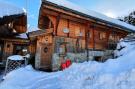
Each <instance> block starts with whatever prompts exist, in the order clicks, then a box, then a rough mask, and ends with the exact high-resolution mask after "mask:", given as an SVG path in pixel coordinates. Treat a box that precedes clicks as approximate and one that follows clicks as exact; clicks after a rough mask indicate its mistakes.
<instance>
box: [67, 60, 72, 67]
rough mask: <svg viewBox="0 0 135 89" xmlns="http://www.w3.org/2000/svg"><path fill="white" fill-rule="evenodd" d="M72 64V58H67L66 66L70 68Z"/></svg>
mask: <svg viewBox="0 0 135 89" xmlns="http://www.w3.org/2000/svg"><path fill="white" fill-rule="evenodd" d="M70 65H71V60H70V59H68V60H66V67H67V68H68V67H69V66H70Z"/></svg>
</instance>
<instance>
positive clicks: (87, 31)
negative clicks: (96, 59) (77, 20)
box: [85, 23, 90, 61]
mask: <svg viewBox="0 0 135 89" xmlns="http://www.w3.org/2000/svg"><path fill="white" fill-rule="evenodd" d="M89 26H90V25H89V23H88V24H87V27H86V32H85V41H86V42H85V44H86V50H87V61H89V48H88V45H89V37H90V33H89Z"/></svg>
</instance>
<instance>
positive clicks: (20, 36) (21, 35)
mask: <svg viewBox="0 0 135 89" xmlns="http://www.w3.org/2000/svg"><path fill="white" fill-rule="evenodd" d="M16 37H18V38H22V39H28V36H27V34H26V33H22V34H19V35H18V36H16Z"/></svg>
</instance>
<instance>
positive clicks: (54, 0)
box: [42, 0, 135, 32]
mask: <svg viewBox="0 0 135 89" xmlns="http://www.w3.org/2000/svg"><path fill="white" fill-rule="evenodd" d="M42 2H43V3H48V4H50V5H53V6H55V7H57V8H60V9H63V10H66V11H70V12H72V13H75V14H78V15H81V16H84V17H86V18H90V19H94V20H96V21H100V22H103V23H105V24H106V25H108V26H115V27H119V28H122V29H123V30H125V31H128V32H134V31H135V26H133V25H130V24H127V23H125V22H122V21H119V20H117V19H113V18H110V17H107V16H105V15H103V14H100V13H97V12H95V11H92V10H88V9H84V8H81V7H80V6H78V5H75V4H73V3H71V2H69V1H67V0H42Z"/></svg>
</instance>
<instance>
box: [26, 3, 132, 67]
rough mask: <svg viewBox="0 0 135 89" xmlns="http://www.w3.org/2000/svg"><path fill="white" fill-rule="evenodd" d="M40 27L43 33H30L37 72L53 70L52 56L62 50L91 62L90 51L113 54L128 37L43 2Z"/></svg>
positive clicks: (117, 28)
mask: <svg viewBox="0 0 135 89" xmlns="http://www.w3.org/2000/svg"><path fill="white" fill-rule="evenodd" d="M38 26H39V28H40V29H41V30H37V31H35V32H31V33H29V36H30V39H31V40H32V41H33V42H34V43H33V46H31V48H32V47H33V49H35V50H33V51H31V52H33V53H34V52H35V59H36V68H38V69H40V68H43V69H53V67H54V66H53V54H55V53H56V54H58V55H59V53H60V48H63V51H64V52H66V53H87V54H86V57H87V58H86V59H88V57H89V56H90V55H89V51H90V50H92V51H94V50H98V51H104V50H113V49H114V48H115V46H116V43H117V42H118V41H119V40H120V39H121V38H123V37H125V36H126V35H127V34H128V33H129V32H128V31H126V30H124V29H122V28H120V27H118V26H108V25H107V24H106V23H104V22H98V21H96V20H95V19H92V18H87V17H85V16H82V15H79V14H75V13H72V12H70V11H68V10H67V11H66V10H64V9H63V8H59V7H57V5H53V4H52V3H48V2H42V5H41V7H40V12H39V21H38ZM34 45H35V46H34ZM93 56H94V55H93ZM60 60H61V59H60ZM61 62H62V61H60V63H61Z"/></svg>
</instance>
